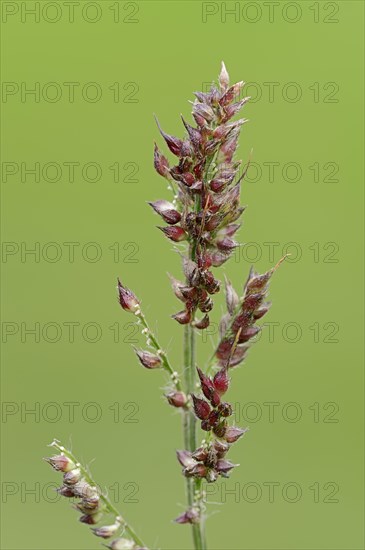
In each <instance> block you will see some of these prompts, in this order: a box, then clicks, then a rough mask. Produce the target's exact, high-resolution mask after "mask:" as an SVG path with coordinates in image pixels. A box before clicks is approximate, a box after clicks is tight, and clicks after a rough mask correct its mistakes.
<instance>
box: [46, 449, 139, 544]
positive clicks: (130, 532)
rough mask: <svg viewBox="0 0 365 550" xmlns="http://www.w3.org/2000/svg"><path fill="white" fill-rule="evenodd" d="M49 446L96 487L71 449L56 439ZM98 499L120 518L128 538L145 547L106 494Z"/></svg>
mask: <svg viewBox="0 0 365 550" xmlns="http://www.w3.org/2000/svg"><path fill="white" fill-rule="evenodd" d="M50 447H55V448H56V449H57V450H58V451H60V452H61V453H63V454H64V455H65V456H67V457H68V458H69V459H70V460H72V462H74V464H76V466H77V467H78V468H79V469H80V472H81V474H82V476H83V478H84V479H85V480H86V481H87V483H89V485H91V486H93V487H97V484H96V482H95V481H94V480H93V478H92V477H91V475H90V474H89V472H88V471H87V470H86V469H85V468H84V467H83V466H82V464H80V462H79V461H78V460H77V458H76V457H75V456H74V455H73V453H71V451H68V450H67V449H65V447H63V445H59V444H58V443H57V441H53V443H51V445H50ZM100 500H102V501H103V503H104V504H105V508H106V509H107V511H108V512H110V513H111V514H113V515H114V516H115V518H117V517H119V518H120V520H121V527H122V529H123V530H124V531H125V532H126V533H127V534H128V535H129V536H130V538H131V539H132V540H133V541H134V542H135V543H136V544H137V545H138V546H140V547H141V548H145V547H146V545H145V544H144V542H143V541H142V540H141V539H140V538H139V536H138V535H137V533H136V532H135V530H134V529H133V527H131V526H130V525H129V524H128V523H127V522H126V521H125V520H124V518H123V516H122V514H121V513H120V512H119V511H118V510H117V509H116V508H115V506H114V505H113V504H112V503H111V502H110V500H109V499H108V497H107V496H106V495H104V494H103V493H101V494H100Z"/></svg>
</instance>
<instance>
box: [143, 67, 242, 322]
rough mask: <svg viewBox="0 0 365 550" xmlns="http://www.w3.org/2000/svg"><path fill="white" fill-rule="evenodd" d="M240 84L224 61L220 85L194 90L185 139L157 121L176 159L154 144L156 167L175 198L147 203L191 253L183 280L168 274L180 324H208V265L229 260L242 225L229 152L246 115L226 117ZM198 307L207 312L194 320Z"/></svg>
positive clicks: (236, 103) (235, 164)
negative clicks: (178, 302) (231, 78)
mask: <svg viewBox="0 0 365 550" xmlns="http://www.w3.org/2000/svg"><path fill="white" fill-rule="evenodd" d="M243 84H244V83H243V82H238V83H237V84H234V85H233V86H229V77H228V73H227V71H226V68H225V66H224V64H222V71H221V73H220V76H219V88H217V87H216V86H215V85H212V87H211V89H210V91H209V92H207V93H203V92H196V93H195V97H196V99H195V101H194V103H193V111H192V114H193V117H194V120H195V122H196V126H191V125H190V124H188V123H187V122H186V121H185V120H184V118H182V121H183V125H184V127H185V130H186V136H185V137H184V138H183V139H179V138H176V137H174V136H171V135H169V134H166V133H165V132H164V131H163V130H162V129H161V127H160V125H159V124H158V125H159V129H160V132H161V134H162V136H163V138H164V139H165V142H166V144H167V146H168V148H169V149H170V151H171V152H172V153H173V154H174V155H176V156H177V157H178V159H179V162H178V164H176V165H174V166H171V167H170V164H169V162H168V160H167V158H166V157H165V156H164V155H163V154H162V152H161V151H160V150H159V148H158V146H157V145H155V153H154V165H155V169H156V171H157V172H158V173H159V174H160V175H161V176H163V177H164V178H166V179H167V180H168V181H169V183H170V184H171V186H175V185H176V186H177V191H176V195H175V199H174V203H170V202H168V201H165V200H158V201H155V202H151V203H150V205H151V206H152V208H153V209H154V210H155V211H156V212H157V214H159V215H160V216H161V218H162V219H163V220H164V221H165V222H166V223H167V224H168V225H167V226H166V227H160V229H161V230H162V231H163V233H164V234H165V235H166V237H168V238H169V239H170V240H172V241H174V242H181V241H187V242H188V243H189V247H190V254H189V257H188V258H184V260H183V270H184V274H185V279H186V281H185V282H180V281H178V280H175V279H173V278H172V279H171V282H172V287H173V290H174V292H175V295H176V296H177V298H179V300H181V301H182V302H183V303H184V309H183V310H182V311H179V312H178V313H176V314H175V315H174V316H173V317H174V319H176V321H178V322H179V323H181V324H188V323H191V322H192V321H193V322H194V326H195V327H196V328H198V329H204V328H207V327H208V325H209V315H208V313H209V311H210V310H211V309H212V307H213V302H212V299H211V298H210V296H211V295H213V294H215V293H217V292H219V289H220V283H219V281H218V280H217V279H216V278H215V276H214V275H213V272H212V271H211V268H212V267H218V266H221V265H222V264H223V263H224V262H225V261H227V260H228V258H229V257H230V255H231V254H232V252H233V250H234V248H235V247H236V246H237V243H236V242H235V241H234V240H233V238H232V237H233V236H234V234H235V233H236V231H237V230H238V229H239V227H240V224H239V223H235V222H237V220H238V219H239V218H240V216H241V214H242V212H243V211H244V208H243V207H241V206H240V204H239V201H240V183H241V181H242V179H243V177H244V175H245V173H246V170H245V171H244V172H243V174H242V175H241V176H239V168H240V165H241V161H235V160H234V159H233V156H234V153H235V151H236V148H237V144H238V138H239V134H240V130H241V127H242V125H243V124H244V123H245V122H246V121H247V120H246V119H244V118H242V119H240V120H237V121H235V122H229V121H230V119H231V118H232V117H233V116H234V115H235V114H236V113H238V111H239V110H240V109H241V108H242V107H243V105H244V104H245V103H246V102H247V101H248V99H249V98H248V97H246V98H244V99H241V100H238V98H239V95H240V92H241V89H242V87H243ZM238 176H239V177H238ZM237 177H238V179H236V178H237ZM235 180H236V181H235ZM197 310H200V311H201V312H202V313H204V314H205V315H204V316H203V317H202V319H200V320H197V321H195V320H194V314H195V312H196V311H197Z"/></svg>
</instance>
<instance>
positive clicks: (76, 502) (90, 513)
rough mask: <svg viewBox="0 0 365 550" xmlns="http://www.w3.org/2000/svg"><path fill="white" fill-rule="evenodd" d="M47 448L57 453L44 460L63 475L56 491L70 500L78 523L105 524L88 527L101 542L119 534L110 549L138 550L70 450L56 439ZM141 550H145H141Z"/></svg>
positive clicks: (131, 532)
mask: <svg viewBox="0 0 365 550" xmlns="http://www.w3.org/2000/svg"><path fill="white" fill-rule="evenodd" d="M49 446H50V447H53V448H55V449H56V450H57V451H58V452H59V454H57V455H54V456H52V457H48V458H45V459H44V460H45V461H46V462H48V463H49V464H50V465H51V466H52V467H53V468H54V469H55V470H56V471H58V472H62V473H63V483H62V486H61V487H59V488H58V489H57V492H58V493H59V494H60V495H61V496H64V497H65V498H72V499H73V508H74V509H75V510H77V511H78V512H80V513H81V515H80V517H79V520H80V522H81V523H85V524H86V525H89V526H94V525H97V524H100V523H102V522H106V524H104V525H98V526H97V527H91V529H92V531H93V533H94V535H96V536H97V537H100V538H102V539H108V540H109V539H112V538H113V537H114V536H117V535H123V538H117V539H115V540H112V541H111V542H110V545H109V548H111V549H116V550H118V549H119V548H125V549H131V550H142V549H143V548H145V547H144V545H143V542H142V541H141V539H140V538H139V537H138V536H137V535H136V533H135V532H134V530H133V529H132V528H131V526H130V525H128V524H127V523H126V522H125V520H124V519H123V518H122V517H121V515H120V514H119V512H118V510H116V509H115V507H114V505H113V504H112V503H111V502H110V500H109V499H108V497H107V496H106V495H104V494H103V493H101V492H100V491H99V489H98V487H97V485H96V483H95V482H94V480H93V479H92V478H91V476H90V473H89V472H88V471H87V470H86V468H85V467H84V466H82V464H81V463H80V462H79V461H78V460H77V459H76V457H74V455H73V454H72V453H71V451H69V450H67V449H66V448H65V447H63V445H61V444H60V443H59V442H58V441H56V440H54V441H53V442H52V443H51V444H50V445H49ZM110 517H112V518H113V520H114V521H113V523H110ZM145 550H148V549H147V548H145Z"/></svg>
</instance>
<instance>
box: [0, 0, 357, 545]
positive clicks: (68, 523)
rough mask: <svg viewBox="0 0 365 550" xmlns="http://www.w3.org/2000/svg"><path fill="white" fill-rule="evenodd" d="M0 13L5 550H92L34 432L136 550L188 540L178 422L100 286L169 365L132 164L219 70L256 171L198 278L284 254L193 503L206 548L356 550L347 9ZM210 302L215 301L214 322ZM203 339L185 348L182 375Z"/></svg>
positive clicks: (138, 175) (167, 257) (39, 7)
mask: <svg viewBox="0 0 365 550" xmlns="http://www.w3.org/2000/svg"><path fill="white" fill-rule="evenodd" d="M1 8H2V46H3V49H2V80H3V96H2V104H1V107H2V112H3V120H2V129H3V139H4V141H3V145H2V169H3V183H2V201H3V208H2V214H3V216H2V240H3V245H2V246H3V248H2V252H3V254H2V271H3V284H4V287H3V301H2V342H3V345H2V379H1V380H2V400H3V417H2V424H1V428H2V455H3V456H2V458H3V466H2V548H4V549H9V550H10V549H18V550H19V549H29V550H30V549H34V550H35V549H52V550H53V549H58V550H66V549H87V548H100V545H99V540H97V539H96V538H95V537H93V535H92V534H91V533H90V532H89V531H88V529H87V527H85V526H83V525H81V524H79V523H78V522H77V514H76V513H75V512H74V511H73V510H72V509H70V507H69V506H68V505H67V502H66V501H65V499H64V500H63V501H61V500H60V499H57V498H56V497H55V494H54V492H52V488H53V487H54V484H55V483H56V482H57V481H59V479H60V476H59V475H58V474H57V473H55V472H53V471H51V470H50V468H49V467H48V466H47V465H46V464H45V463H44V462H42V460H41V458H42V456H46V455H47V454H49V452H50V450H49V449H47V447H46V445H47V444H48V443H50V442H51V440H52V439H53V438H54V437H55V438H58V439H60V440H61V441H62V442H63V443H64V444H65V445H69V444H70V445H72V448H73V450H74V451H75V453H76V454H77V455H78V456H79V457H80V458H81V459H82V460H84V461H85V462H87V463H88V464H91V467H92V471H93V473H94V477H95V478H96V479H97V480H98V482H99V483H100V484H102V485H103V486H106V487H108V488H109V489H108V490H109V494H110V496H111V497H112V499H113V500H114V501H115V502H116V505H117V506H118V507H120V509H121V510H122V511H123V513H124V514H125V516H126V517H127V518H128V519H129V520H130V522H131V523H132V524H133V525H134V526H135V528H136V529H137V530H138V531H139V532H140V534H141V536H142V538H144V540H146V541H147V542H148V544H149V545H150V547H153V548H156V547H160V548H163V549H176V550H177V549H187V548H190V547H191V541H190V532H189V528H188V527H184V526H176V525H174V524H173V523H172V522H171V520H172V519H173V518H174V517H176V516H177V515H178V514H179V513H180V512H181V511H182V510H183V504H184V488H183V479H182V477H181V476H180V471H179V466H178V465H177V463H176V459H175V455H174V450H175V449H176V448H179V447H180V446H181V431H180V420H179V415H178V414H177V413H174V412H173V411H172V410H171V409H170V408H169V407H168V406H167V405H166V404H165V402H164V400H163V398H162V397H161V395H162V394H161V390H160V388H162V387H163V385H164V383H165V380H164V378H163V376H162V374H161V373H159V372H147V371H145V370H144V369H142V368H141V367H140V366H139V365H138V364H137V363H136V360H135V358H134V354H133V351H132V349H131V346H130V343H131V342H132V343H135V345H138V344H141V345H143V337H141V336H140V335H138V334H136V333H134V331H133V326H132V325H129V324H128V323H129V322H130V321H131V320H132V319H130V317H128V315H127V314H126V313H125V312H123V311H121V310H120V308H119V307H118V305H117V302H116V295H115V284H116V277H117V276H118V275H119V276H120V277H121V278H122V279H123V281H124V282H125V283H126V284H127V285H129V286H131V287H132V288H133V289H134V290H135V292H136V293H137V295H138V296H139V297H141V298H142V300H143V306H144V309H145V311H146V313H147V316H148V318H149V319H150V320H151V324H152V325H153V327H154V328H155V330H156V332H157V333H158V336H159V338H160V340H161V341H162V342H163V345H164V346H165V347H166V349H168V351H169V354H170V357H171V360H172V361H173V363H174V365H176V368H177V369H178V370H179V369H180V368H181V347H182V346H181V340H182V329H181V327H179V326H177V324H176V323H175V322H174V321H173V320H171V318H170V315H171V314H172V313H174V312H176V311H178V308H179V304H178V303H177V300H176V299H175V298H174V296H173V294H172V292H171V290H170V287H169V283H168V279H167V276H166V272H167V271H169V272H170V273H172V274H174V275H175V276H176V277H179V275H180V261H179V257H178V255H177V254H176V253H174V252H173V251H172V246H171V245H170V244H169V242H167V240H166V239H163V237H162V235H161V234H160V233H159V232H158V230H155V229H154V226H155V225H156V224H157V223H158V222H159V220H158V219H157V217H155V215H154V214H153V212H152V211H151V210H150V208H149V207H148V205H147V204H146V201H147V200H155V199H158V198H168V196H169V192H168V191H167V190H166V185H165V183H164V181H163V180H162V179H161V178H159V176H157V174H155V173H154V170H153V167H152V150H153V140H154V139H157V141H158V143H159V144H160V145H162V141H161V139H160V137H159V136H158V132H157V129H156V126H155V123H154V120H153V113H157V114H158V117H159V119H160V121H161V124H162V126H163V128H164V129H165V130H166V131H167V132H169V133H173V134H175V135H176V134H177V135H181V134H182V129H181V123H180V121H179V114H180V113H183V114H184V115H186V116H187V117H189V112H190V106H189V104H188V102H187V100H189V99H190V100H191V99H192V98H193V96H192V92H193V91H194V90H201V89H202V88H205V87H206V86H207V85H208V84H207V83H209V82H210V81H211V80H212V79H214V78H216V76H217V74H218V72H219V68H220V61H221V60H222V59H224V60H225V62H226V65H227V68H228V70H229V72H230V75H231V78H232V80H233V81H237V80H241V79H243V80H245V81H246V82H247V83H248V85H247V86H248V87H247V94H249V95H251V96H252V101H251V103H250V104H249V105H248V106H247V107H246V111H245V113H244V116H247V117H248V118H249V119H250V122H249V124H247V125H245V127H244V129H243V132H242V137H241V142H240V148H239V154H238V158H242V159H244V160H245V159H246V158H247V157H248V155H249V152H250V150H251V148H253V149H254V155H253V161H254V163H255V164H254V165H253V168H252V172H251V174H249V180H248V181H247V182H246V184H245V185H244V192H243V199H242V200H243V202H244V203H245V204H248V206H249V207H248V210H247V212H246V213H245V215H244V227H243V228H242V230H241V232H240V235H239V239H240V241H241V242H242V243H246V245H245V246H243V247H242V249H241V250H240V252H239V253H237V255H236V257H235V258H234V259H232V260H231V261H230V262H229V263H227V264H226V265H225V266H224V268H222V269H221V270H220V271H219V272H218V273H219V275H218V277H219V278H221V279H223V272H225V273H227V274H229V277H230V278H231V279H232V281H233V282H234V284H235V285H237V287H241V285H242V283H243V281H244V279H245V277H246V276H247V272H248V269H249V265H250V263H254V265H255V266H256V267H257V269H260V270H266V269H267V268H269V267H270V266H271V265H272V264H273V263H274V262H276V261H277V260H278V259H279V258H280V257H281V256H282V254H283V253H285V252H291V253H292V256H291V257H290V258H289V259H288V261H287V262H286V263H285V265H283V266H282V267H281V268H280V270H279V272H278V273H277V275H276V276H275V279H274V281H273V283H272V286H271V299H272V300H273V302H274V305H273V308H272V310H271V312H270V315H269V316H268V317H267V321H268V323H271V324H270V325H268V326H267V328H266V330H265V331H264V332H263V335H262V337H261V342H259V343H258V344H257V345H255V349H253V350H252V352H251V354H250V356H249V359H248V360H247V362H246V364H245V366H243V367H242V368H240V369H237V370H236V371H235V372H234V383H233V384H232V388H231V390H230V394H229V397H230V398H231V401H232V402H234V403H241V406H240V407H236V411H237V422H238V423H239V424H240V425H243V426H250V433H249V434H248V435H247V436H246V438H245V439H244V440H243V441H241V442H240V443H239V444H237V445H236V446H235V447H234V449H233V450H232V453H231V458H232V459H233V460H234V461H236V462H239V463H240V464H241V467H240V468H238V469H237V470H236V471H235V472H234V473H233V475H232V477H231V479H229V480H225V482H224V483H220V484H219V485H217V486H215V488H214V490H215V491H216V492H215V494H211V495H210V501H211V504H209V507H208V513H209V515H210V516H212V517H211V518H210V519H209V520H208V542H209V547H210V548H211V549H256V550H258V549H262V550H263V549H265V550H272V549H283V548H285V549H295V550H299V549H303V550H304V549H313V550H314V549H331V550H332V549H346V550H348V549H360V548H364V546H363V459H362V451H363V425H362V418H363V413H362V411H363V374H362V338H363V324H362V313H361V309H362V274H363V273H362V250H363V248H362V245H363V242H362V241H363V224H362V201H363V185H362V180H363V173H362V167H361V157H362V153H363V146H364V143H363V104H362V96H363V53H362V52H363V50H362V43H363V36H362V35H363V2H360V1H346V2H307V1H302V2H277V3H272V2H270V3H268V2H236V3H235V2H223V3H222V2H203V3H201V2H191V1H173V2H155V1H142V2H138V3H135V2H116V1H114V2H109V1H100V2H84V1H81V2H77V3H74V4H73V8H72V7H70V4H67V3H66V2H62V1H58V2H47V1H42V2H38V3H37V2H30V1H27V2H5V1H3V2H1ZM233 9H234V10H235V11H234V13H230V12H229V10H233ZM29 10H36V11H35V15H34V14H33V15H32V14H31V13H30V12H29ZM72 10H74V12H73V14H72ZM72 83H73V84H72ZM30 89H34V90H35V95H34V94H33V95H32V94H27V93H26V90H30ZM71 90H73V91H74V97H73V98H72V94H71ZM35 163H39V168H36V169H37V170H38V169H39V177H38V176H37V175H36V176H34V175H32V174H31V173H28V172H27V170H28V169H31V168H32V167H33V168H34V165H35ZM48 163H51V164H48ZM70 163H76V164H70ZM88 163H92V164H88ZM72 167H73V169H74V177H71V176H72V174H71V173H72ZM70 174H71V175H70ZM65 243H66V244H65ZM67 243H68V244H67ZM70 243H74V244H70ZM270 243H271V244H270ZM31 249H33V250H35V253H34V254H31V253H28V254H27V250H28V251H29V250H31ZM72 250H73V251H74V254H73V255H72V254H71V251H72ZM218 273H217V274H218ZM222 309H223V297H222V296H219V297H218V298H217V305H216V307H215V309H214V315H213V321H214V322H215V323H216V322H217V321H218V319H219V316H220V314H221V311H222ZM37 323H38V324H37ZM214 327H215V325H214V324H213V326H212V330H211V331H210V332H214ZM32 328H33V329H35V330H36V332H35V333H34V334H31V333H30V332H28V331H29V330H31V329H32ZM72 333H73V335H72ZM215 338H216V335H215V334H213V335H212V334H203V335H201V336H200V346H199V364H200V365H201V366H202V365H204V361H205V360H206V359H207V357H208V356H209V355H210V353H211V350H212V346H213V342H214V341H215ZM72 403H73V405H72ZM72 408H73V410H74V415H73V417H72V415H71V414H70V411H71V410H72ZM31 410H33V411H35V412H34V413H33V414H32V413H31V412H30V411H31ZM270 487H271V489H270ZM210 490H212V489H211V488H210ZM273 491H274V492H273ZM225 500H226V503H225V504H224V505H223V504H222V503H223V502H224V501H225ZM214 503H216V504H214Z"/></svg>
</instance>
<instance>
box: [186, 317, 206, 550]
mask: <svg viewBox="0 0 365 550" xmlns="http://www.w3.org/2000/svg"><path fill="white" fill-rule="evenodd" d="M184 372H185V382H186V390H187V393H188V394H191V393H193V392H194V391H195V329H194V327H193V326H192V325H186V326H185V333H184ZM183 430H184V443H185V447H186V449H188V450H189V451H191V452H193V451H195V450H196V418H195V414H194V411H193V410H192V408H190V409H189V410H188V411H186V412H185V414H184V417H183ZM201 484H202V482H201V479H193V478H189V477H187V478H186V493H187V500H188V505H189V507H192V506H196V507H198V508H199V511H200V521H199V523H194V524H192V534H193V541H194V548H195V550H206V543H205V538H204V518H203V514H202V513H201V512H202V510H201V508H202V504H203V503H202V499H201Z"/></svg>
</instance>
